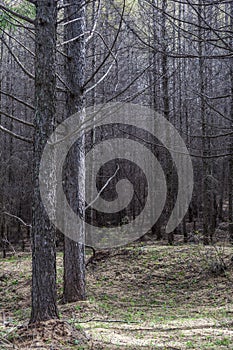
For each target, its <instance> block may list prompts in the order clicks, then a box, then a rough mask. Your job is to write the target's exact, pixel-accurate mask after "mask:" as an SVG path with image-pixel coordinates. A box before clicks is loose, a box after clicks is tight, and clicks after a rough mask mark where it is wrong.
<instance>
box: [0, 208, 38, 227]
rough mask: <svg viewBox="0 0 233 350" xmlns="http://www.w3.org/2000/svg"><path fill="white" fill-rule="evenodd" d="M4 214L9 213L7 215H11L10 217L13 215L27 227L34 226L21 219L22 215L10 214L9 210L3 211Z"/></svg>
mask: <svg viewBox="0 0 233 350" xmlns="http://www.w3.org/2000/svg"><path fill="white" fill-rule="evenodd" d="M2 214H5V215H7V216H9V217H11V218H14V219H16V220H18V221H20V222H21V224H23V225H24V226H26V227H32V225H31V224H27V223H26V222H25V221H24V220H23V219H21V218H20V217H18V216H16V215H13V214H10V213H8V212H7V211H3V212H2Z"/></svg>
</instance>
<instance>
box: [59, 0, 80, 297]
mask: <svg viewBox="0 0 233 350" xmlns="http://www.w3.org/2000/svg"><path fill="white" fill-rule="evenodd" d="M65 18H66V20H68V21H71V22H70V23H69V24H68V25H66V27H65V41H66V42H67V41H69V40H72V39H73V38H78V39H76V40H74V41H70V42H69V43H68V44H67V45H66V56H67V59H66V65H65V69H66V80H67V84H68V86H69V88H70V90H69V91H68V92H67V101H66V108H67V114H68V115H67V117H69V116H71V115H73V114H74V113H77V112H82V111H83V110H84V94H83V90H82V86H83V82H84V69H85V38H84V31H85V1H84V0H76V1H74V0H72V1H70V2H69V6H68V7H66V9H65ZM77 18H78V20H76V21H73V20H74V19H77ZM80 118H81V119H83V118H84V115H81V116H80ZM80 122H82V120H80ZM84 142H85V139H84V135H83V137H82V138H81V140H79V142H78V144H76V145H74V146H73V147H72V149H71V150H70V152H69V156H68V157H69V159H70V160H71V161H70V164H69V168H68V169H66V176H67V177H68V179H69V181H70V183H72V184H73V185H74V184H75V185H76V186H77V188H78V195H74V193H72V190H71V189H70V188H67V198H68V200H69V203H70V205H71V207H72V208H73V210H75V211H76V212H77V215H80V216H81V217H82V218H84V211H85V149H84V148H85V143H84ZM68 187H69V186H68ZM78 213H79V214H78ZM81 231H82V232H79V233H78V234H79V237H82V238H83V241H84V238H85V224H84V221H83V225H82V227H81ZM64 243H65V244H64V291H63V301H64V302H74V301H77V300H83V299H85V261H84V255H85V249H84V248H85V245H84V243H82V242H74V241H72V240H71V239H70V238H68V237H65V242H64Z"/></svg>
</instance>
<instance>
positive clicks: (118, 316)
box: [0, 244, 233, 350]
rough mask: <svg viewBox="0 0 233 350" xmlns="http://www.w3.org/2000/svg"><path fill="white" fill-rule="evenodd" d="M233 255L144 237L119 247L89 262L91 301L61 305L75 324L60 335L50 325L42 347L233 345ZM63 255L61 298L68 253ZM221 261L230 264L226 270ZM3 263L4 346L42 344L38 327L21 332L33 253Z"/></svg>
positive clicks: (0, 279)
mask: <svg viewBox="0 0 233 350" xmlns="http://www.w3.org/2000/svg"><path fill="white" fill-rule="evenodd" d="M231 255H232V249H231V248H230V247H226V248H225V249H224V250H220V248H219V249H218V250H217V251H216V249H214V248H213V247H208V248H206V247H203V246H194V245H193V246H184V245H183V246H182V245H181V246H175V247H167V246H158V245H147V246H146V245H141V244H140V245H136V246H132V247H128V248H125V249H121V250H115V251H112V252H111V254H110V256H108V257H106V258H103V259H102V260H100V261H98V262H97V263H95V262H94V263H93V264H90V265H89V266H88V269H87V300H86V301H85V302H78V303H74V304H69V305H59V309H60V317H61V319H62V320H65V324H66V325H67V327H68V328H67V327H66V330H65V331H64V324H63V326H61V324H60V326H59V327H60V328H59V327H58V328H59V329H60V331H59V332H57V333H56V337H54V334H51V333H49V332H47V333H46V335H44V338H43V344H42V343H40V344H42V345H39V348H40V349H64V350H66V349H76V350H78V349H79V350H81V349H106V350H107V349H109V350H110V349H111V350H112V349H198V350H200V349H216V350H217V349H233V327H232V326H233V321H232V315H233V298H232V285H233V284H232V271H233V266H232V263H231ZM220 258H221V259H220ZM57 260H58V291H59V297H61V293H62V275H63V270H62V255H61V254H60V253H59V254H58V258H57ZM221 260H223V261H224V262H225V264H226V266H227V270H226V271H222V270H221V269H218V266H219V263H220V262H221ZM0 264H1V273H0V285H1V289H0V297H1V309H2V311H3V315H4V322H5V325H2V326H1V328H0V332H1V333H0V344H1V339H2V345H0V349H9V348H10V346H12V344H13V343H15V344H16V346H18V348H19V349H24V348H25V349H27V348H28V349H29V348H33V347H35V346H37V348H38V342H37V345H35V344H36V342H35V341H34V340H33V338H32V337H30V336H31V334H30V331H28V332H29V333H27V332H26V333H27V336H26V335H25V334H22V333H20V328H21V325H25V324H26V323H27V321H28V318H29V315H30V277H31V276H30V267H31V262H30V256H29V255H23V256H21V257H18V258H15V257H12V258H9V259H6V260H0ZM62 327H63V331H62V330H61V328H62ZM45 328H46V329H47V330H48V329H50V328H51V327H50V326H48V325H46V326H45ZM31 332H32V331H31ZM29 334H30V336H29ZM81 338H84V339H85V340H86V341H85V342H84V343H82V341H81V340H82V339H81ZM88 339H89V340H88ZM26 340H27V342H26ZM40 340H41V339H40ZM55 340H56V342H55ZM54 342H55V343H54ZM26 343H27V345H25V344H26ZM53 344H55V345H53ZM53 346H54V347H53ZM12 348H13V347H12ZM16 349H17V348H16Z"/></svg>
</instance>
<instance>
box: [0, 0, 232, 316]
mask: <svg viewBox="0 0 233 350" xmlns="http://www.w3.org/2000/svg"><path fill="white" fill-rule="evenodd" d="M232 21H233V1H207V0H184V1H180V0H172V1H167V0H163V1H161V0H142V1H126V0H125V1H114V0H111V1H105V0H102V1H101V0H99V1H95V0H93V1H87V2H85V1H84V0H78V1H69V2H67V3H66V1H62V0H61V1H57V2H55V1H53V0H46V1H45V0H43V1H41V0H35V1H14V2H12V1H7V0H5V1H3V2H1V5H0V24H1V29H0V31H1V33H0V35H1V48H0V55H1V61H0V92H1V95H0V96H1V97H0V135H1V138H0V144H1V164H0V173H1V177H0V188H1V196H0V213H1V214H0V232H1V245H2V251H3V254H4V255H5V254H6V251H7V250H9V249H12V247H13V249H16V248H14V247H15V246H16V245H17V244H20V245H21V248H22V249H24V248H25V245H29V244H30V245H32V252H33V288H32V290H33V298H32V299H33V311H32V317H31V321H32V322H35V321H37V320H41V319H47V318H51V317H52V318H56V317H58V312H57V309H56V269H55V259H56V233H55V228H54V227H53V226H52V224H51V223H50V222H49V221H48V218H47V216H46V213H45V209H44V208H43V205H42V203H41V200H40V195H39V186H38V173H39V171H38V169H39V163H40V157H41V153H42V151H43V147H44V145H45V143H46V141H47V138H48V137H49V135H50V134H51V132H52V131H53V130H54V128H55V126H56V125H58V124H59V123H60V122H61V121H63V120H64V119H65V118H67V117H68V116H70V115H72V114H73V113H75V112H77V111H80V110H82V109H83V108H85V107H88V106H92V105H97V104H99V103H106V102H111V101H113V102H116V101H118V102H133V103H139V104H143V105H146V106H150V107H151V108H152V109H154V110H156V111H158V112H159V113H160V114H162V115H163V116H164V117H165V118H166V119H168V120H169V121H170V122H171V123H172V124H173V125H174V126H175V127H176V128H177V129H178V130H179V132H180V134H181V136H182V137H183V139H184V140H185V142H186V144H187V146H188V148H189V151H190V154H191V155H192V159H193V167H194V175H195V188H194V194H193V199H192V203H191V205H190V208H189V211H188V213H187V216H186V217H185V218H184V220H183V223H182V225H180V227H179V228H178V230H177V232H178V231H180V232H181V233H182V234H183V235H184V240H185V241H186V242H187V240H188V231H190V228H189V226H188V223H192V229H193V230H196V229H197V227H196V223H198V224H200V223H201V225H202V227H201V228H200V226H198V229H200V230H201V232H202V233H203V237H204V238H203V241H204V243H205V244H209V243H210V242H211V241H212V240H213V238H214V232H215V229H216V227H217V225H218V223H219V222H221V221H226V222H228V223H229V233H230V238H231V240H233V231H232V230H233V229H232V217H233V204H232V203H233V180H232V174H233V154H232V145H233V131H232V130H233V129H232V126H233V119H232V118H233V57H232V55H233V52H232V51H233V46H232V44H233V35H232V30H233V29H232V28H233V26H232V24H233V22H232ZM84 143H85V140H84V136H83V140H81V145H78V147H77V148H76V149H73V152H74V153H73V156H76V154H77V153H78V161H79V163H80V162H83V163H82V164H83V168H82V171H83V172H85V160H84V150H83V149H84V148H85V144H84ZM155 147H156V146H155ZM80 149H81V150H80ZM156 154H157V156H158V158H159V159H160V160H161V162H162V163H163V166H164V168H165V169H166V172H167V173H168V174H170V175H169V176H170V177H168V178H167V179H168V182H169V183H170V184H172V183H173V182H174V181H175V176H174V174H173V170H172V168H171V164H170V163H169V162H168V161H167V160H166V159H164V158H166V157H164V153H163V150H161V148H160V147H156ZM70 156H72V154H71V155H70ZM51 162H52V159H51ZM76 170H77V169H75V167H74V168H72V169H70V170H69V171H68V173H67V174H66V176H67V177H69V178H72V179H73V180H74V181H76V180H75V173H76ZM82 171H81V172H80V170H79V181H78V183H79V184H80V183H82V184H83V186H80V185H79V186H80V188H79V193H80V198H81V200H79V201H78V203H77V202H76V200H75V199H74V196H73V195H72V193H69V191H67V196H68V197H70V198H69V200H70V201H71V203H73V206H74V207H76V206H77V205H78V206H79V208H77V209H78V210H79V211H81V212H82V211H84V205H85V203H84V202H85V201H83V197H84V196H85V185H84V173H82ZM53 181H54V179H53ZM83 191H84V192H83ZM82 192H83V195H82ZM173 192H174V191H173V188H172V185H171V186H170V192H169V193H170V197H171V198H170V202H169V203H168V208H167V210H168V211H169V210H170V209H169V208H171V206H172V205H173V204H172V203H173V201H174V198H173V197H174V195H173ZM32 203H33V204H32ZM152 210H153V208H152ZM165 221H166V213H165V214H164V215H163V216H162V217H161V218H160V220H159V222H158V223H156V225H155V226H154V227H153V228H152V231H151V232H150V233H149V234H150V236H151V237H153V238H157V239H161V238H165V237H163V236H164V234H163V226H164V224H165ZM83 230H84V228H83ZM30 231H31V233H32V241H31V240H30ZM177 232H173V233H172V234H170V235H169V236H168V242H169V243H170V244H172V243H173V241H174V234H175V233H177ZM64 266H65V274H64V295H63V299H64V302H67V301H74V300H77V298H78V299H83V298H85V282H84V279H85V278H84V276H85V274H84V246H83V244H79V243H75V242H73V241H71V240H70V239H69V238H65V240H64ZM38 285H41V286H44V287H45V289H46V292H47V293H48V291H49V294H48V295H47V298H45V297H44V294H43V293H41V290H40V289H38V288H37V286H38ZM48 286H49V289H48V288H47V287H48ZM41 310H43V311H42V312H41Z"/></svg>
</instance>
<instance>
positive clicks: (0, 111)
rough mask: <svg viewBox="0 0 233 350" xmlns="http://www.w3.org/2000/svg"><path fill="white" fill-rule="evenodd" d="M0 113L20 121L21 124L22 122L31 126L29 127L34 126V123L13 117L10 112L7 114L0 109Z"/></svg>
mask: <svg viewBox="0 0 233 350" xmlns="http://www.w3.org/2000/svg"><path fill="white" fill-rule="evenodd" d="M1 114H3V115H5V116H6V117H7V118H10V119H12V120H15V121H16V122H19V123H21V124H24V125H27V126H31V127H33V128H34V125H33V124H32V123H30V122H27V121H26V120H22V119H19V118H17V117H14V116H13V115H11V114H9V113H6V112H4V111H2V110H0V115H1Z"/></svg>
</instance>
